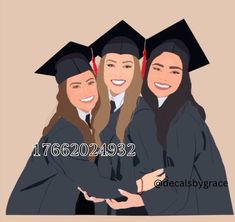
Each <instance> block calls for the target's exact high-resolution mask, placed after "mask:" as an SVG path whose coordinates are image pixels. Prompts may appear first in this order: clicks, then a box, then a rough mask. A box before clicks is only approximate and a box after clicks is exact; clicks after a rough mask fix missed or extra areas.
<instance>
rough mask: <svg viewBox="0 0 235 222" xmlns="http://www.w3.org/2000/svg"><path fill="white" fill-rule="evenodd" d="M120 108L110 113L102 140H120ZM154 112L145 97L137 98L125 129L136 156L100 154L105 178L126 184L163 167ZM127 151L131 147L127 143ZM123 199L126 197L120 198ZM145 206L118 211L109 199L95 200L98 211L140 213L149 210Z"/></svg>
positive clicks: (104, 141)
mask: <svg viewBox="0 0 235 222" xmlns="http://www.w3.org/2000/svg"><path fill="white" fill-rule="evenodd" d="M119 113H120V109H119V110H117V111H116V112H114V113H112V114H111V115H110V120H109V122H108V124H107V126H106V127H105V128H104V130H103V131H102V132H101V134H100V138H101V141H102V143H106V144H109V143H115V144H118V143H120V141H119V139H118V138H117V136H116V123H117V119H118V116H119ZM156 130H157V129H156V126H155V114H154V112H153V111H152V110H151V109H150V107H149V106H148V104H147V103H146V102H145V100H144V99H143V98H142V97H139V98H138V101H137V105H136V109H135V111H134V113H133V115H132V118H131V121H130V123H129V124H128V126H127V128H126V130H125V139H124V142H125V144H128V143H133V144H135V153H136V155H135V156H134V157H127V156H126V155H125V156H123V157H119V156H118V155H115V156H114V157H102V156H99V158H98V168H99V171H100V173H101V174H102V176H103V177H105V178H111V180H115V181H119V180H122V181H125V182H126V183H127V184H133V183H134V184H135V183H136V180H137V179H139V178H141V177H142V176H143V175H145V174H146V173H149V172H151V171H153V170H156V169H159V168H163V167H164V161H163V152H162V148H161V146H160V144H159V142H158V140H157V138H156V134H157V131H156ZM126 151H127V152H129V151H130V148H128V147H127V146H126ZM120 200H124V199H120ZM146 213H147V212H146V211H145V210H144V209H143V208H129V209H125V210H118V211H115V210H113V209H110V208H109V207H108V206H107V204H106V203H97V204H95V214H101V215H102V214H117V215H120V214H121V215H138V214H146Z"/></svg>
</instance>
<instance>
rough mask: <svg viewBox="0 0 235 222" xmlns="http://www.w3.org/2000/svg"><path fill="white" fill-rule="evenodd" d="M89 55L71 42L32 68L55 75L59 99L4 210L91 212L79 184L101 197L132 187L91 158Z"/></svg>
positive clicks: (133, 187) (94, 89)
mask: <svg viewBox="0 0 235 222" xmlns="http://www.w3.org/2000/svg"><path fill="white" fill-rule="evenodd" d="M90 59H91V52H90V48H89V47H86V46H83V45H80V44H77V43H73V42H70V43H68V44H67V45H66V46H65V47H63V48H62V49H61V50H60V51H59V52H57V53H56V54H55V55H54V56H53V57H52V58H51V59H49V61H47V62H46V63H45V64H44V65H43V66H42V67H41V68H40V69H39V70H37V71H36V73H39V74H45V75H52V76H55V78H56V81H57V83H58V89H59V91H58V95H57V100H58V105H57V109H56V112H55V114H54V115H53V117H52V118H51V120H50V121H49V124H48V125H47V126H46V127H45V128H44V130H43V135H42V137H41V139H40V141H39V143H38V145H37V146H36V147H35V149H34V151H33V152H32V154H31V156H30V158H29V160H28V162H27V165H26V166H25V168H24V170H23V172H22V174H21V176H20V178H19V179H18V181H17V183H16V186H15V188H14V190H13V191H12V194H11V196H10V198H9V201H8V205H7V210H6V213H7V214H36V215H37V214H62V215H63V214H70V215H72V214H94V206H93V205H92V204H91V202H86V201H85V199H84V198H83V199H82V198H81V195H82V193H81V192H80V191H78V189H77V187H78V186H79V187H81V188H82V189H86V190H87V191H88V192H89V193H90V194H91V195H96V196H99V197H101V198H117V197H121V194H120V193H119V192H118V189H119V188H122V189H127V190H129V191H132V192H134V193H136V192H137V185H136V183H132V184H128V183H124V182H122V181H111V180H110V179H109V180H107V179H105V178H103V177H102V176H101V175H100V174H99V171H98V168H97V166H96V164H95V163H94V160H95V157H96V156H95V155H94V154H92V152H93V151H94V147H93V143H94V142H95V141H94V139H93V135H92V129H91V124H90V119H92V116H93V113H92V110H93V108H94V106H95V104H96V102H97V99H98V92H97V84H96V77H95V75H94V72H93V70H92V68H91V66H90V64H89V62H90ZM145 190H147V189H145ZM98 201H99V200H98Z"/></svg>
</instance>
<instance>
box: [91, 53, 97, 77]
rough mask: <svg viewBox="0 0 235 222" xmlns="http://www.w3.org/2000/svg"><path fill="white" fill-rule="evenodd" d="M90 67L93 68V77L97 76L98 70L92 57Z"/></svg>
mask: <svg viewBox="0 0 235 222" xmlns="http://www.w3.org/2000/svg"><path fill="white" fill-rule="evenodd" d="M92 66H93V70H94V73H95V75H97V72H98V69H97V65H96V63H95V58H94V57H92Z"/></svg>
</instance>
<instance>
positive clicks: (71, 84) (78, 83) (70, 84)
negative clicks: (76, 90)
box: [70, 82, 81, 86]
mask: <svg viewBox="0 0 235 222" xmlns="http://www.w3.org/2000/svg"><path fill="white" fill-rule="evenodd" d="M73 84H81V82H72V83H70V86H71V85H73Z"/></svg>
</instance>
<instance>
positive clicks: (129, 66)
mask: <svg viewBox="0 0 235 222" xmlns="http://www.w3.org/2000/svg"><path fill="white" fill-rule="evenodd" d="M131 67H132V66H131V65H124V66H123V68H125V69H130V68H131Z"/></svg>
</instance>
